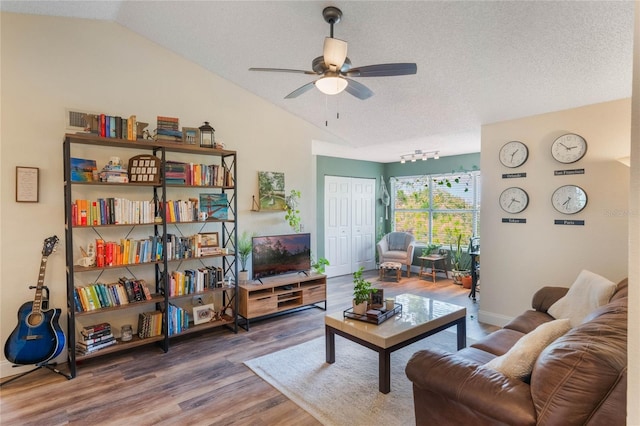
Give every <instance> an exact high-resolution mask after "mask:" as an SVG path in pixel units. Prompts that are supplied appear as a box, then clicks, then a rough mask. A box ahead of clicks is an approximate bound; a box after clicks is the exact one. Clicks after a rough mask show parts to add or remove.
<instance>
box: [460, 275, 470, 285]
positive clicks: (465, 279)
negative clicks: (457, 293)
mask: <svg viewBox="0 0 640 426" xmlns="http://www.w3.org/2000/svg"><path fill="white" fill-rule="evenodd" d="M471 281H472V280H471V275H463V276H462V287H463V288H471Z"/></svg>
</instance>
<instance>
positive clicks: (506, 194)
mask: <svg viewBox="0 0 640 426" xmlns="http://www.w3.org/2000/svg"><path fill="white" fill-rule="evenodd" d="M499 201H500V207H502V210H504V211H505V212H507V213H520V212H521V211H523V210H524V209H526V208H527V206H528V205H529V194H527V192H526V191H525V190H524V189H522V188H517V187H515V186H514V187H511V188H507V189H505V190H504V191H502V194H500V200H499Z"/></svg>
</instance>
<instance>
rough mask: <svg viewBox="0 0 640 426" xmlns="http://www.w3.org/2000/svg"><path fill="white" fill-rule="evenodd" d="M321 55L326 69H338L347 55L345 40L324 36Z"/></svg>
mask: <svg viewBox="0 0 640 426" xmlns="http://www.w3.org/2000/svg"><path fill="white" fill-rule="evenodd" d="M322 56H323V57H324V63H325V65H326V66H327V68H328V69H330V70H331V71H337V70H339V69H340V67H342V64H344V60H345V58H346V57H347V42H346V41H343V40H340V39H337V38H332V37H325V38H324V48H323V49H322Z"/></svg>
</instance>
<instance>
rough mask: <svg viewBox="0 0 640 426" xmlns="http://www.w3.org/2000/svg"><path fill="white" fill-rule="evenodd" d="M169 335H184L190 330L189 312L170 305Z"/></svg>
mask: <svg viewBox="0 0 640 426" xmlns="http://www.w3.org/2000/svg"><path fill="white" fill-rule="evenodd" d="M168 314H169V335H170V336H172V335H174V334H179V333H182V332H183V331H185V330H187V329H188V328H189V312H188V311H187V310H186V309H182V308H181V307H179V306H176V305H173V304H171V303H170V304H169V311H168Z"/></svg>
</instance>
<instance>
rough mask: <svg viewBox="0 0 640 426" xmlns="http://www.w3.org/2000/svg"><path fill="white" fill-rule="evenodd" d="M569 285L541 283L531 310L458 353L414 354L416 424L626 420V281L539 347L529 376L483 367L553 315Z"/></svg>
mask: <svg viewBox="0 0 640 426" xmlns="http://www.w3.org/2000/svg"><path fill="white" fill-rule="evenodd" d="M567 290H568V289H567V288H562V287H544V288H542V289H540V290H539V291H538V292H537V293H536V294H535V295H534V297H533V300H532V307H533V308H534V309H533V310H529V311H526V312H524V313H523V314H522V315H520V316H518V317H517V318H515V319H514V320H513V321H511V322H510V323H509V324H507V325H506V326H505V327H504V328H502V329H500V330H497V331H495V332H493V333H491V334H490V335H488V336H487V337H485V338H483V339H482V340H480V341H478V342H477V343H474V344H472V345H471V346H469V347H467V348H464V349H462V350H460V351H458V352H456V353H448V352H444V351H439V350H422V351H418V352H416V353H415V354H414V355H413V356H412V358H411V359H410V360H409V362H408V364H407V367H406V374H407V376H408V377H409V379H410V380H411V381H412V382H413V395H414V405H415V415H416V424H417V425H474V426H477V425H562V426H568V425H607V426H614V425H624V424H625V421H626V395H627V301H628V297H627V294H628V293H627V280H626V279H625V280H623V281H621V282H620V283H618V285H617V287H616V290H615V292H614V294H613V296H612V297H611V299H610V301H609V303H608V304H606V305H604V306H601V307H600V308H598V309H596V310H595V311H594V312H592V313H591V314H589V315H588V316H587V318H586V319H585V321H584V322H583V323H582V324H580V325H579V326H577V327H575V328H573V329H571V330H570V331H569V332H567V333H566V334H565V335H563V336H562V337H560V338H558V339H557V340H555V341H554V342H553V343H551V345H549V346H548V347H547V348H546V349H544V350H543V351H542V353H541V354H540V356H539V357H538V358H537V360H536V362H535V365H534V367H533V371H532V373H531V375H530V376H529V377H528V378H527V379H525V380H520V379H513V378H509V377H507V376H505V375H503V374H502V373H499V372H497V371H495V370H492V369H490V368H488V367H485V366H484V364H485V363H486V362H488V361H490V360H491V359H493V358H495V357H497V356H500V355H502V354H504V353H506V352H507V351H508V350H509V348H511V347H512V346H513V345H514V344H515V343H516V342H517V341H518V340H519V339H520V338H521V337H522V336H524V335H525V334H526V333H529V332H530V331H532V330H533V329H535V328H536V327H537V326H538V325H540V324H542V323H545V322H548V321H551V320H553V319H554V318H553V317H551V316H550V315H549V314H547V309H548V308H549V307H550V306H551V305H552V304H553V303H554V302H555V301H556V300H558V299H559V298H561V297H562V296H564V295H565V294H566V292H567Z"/></svg>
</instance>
